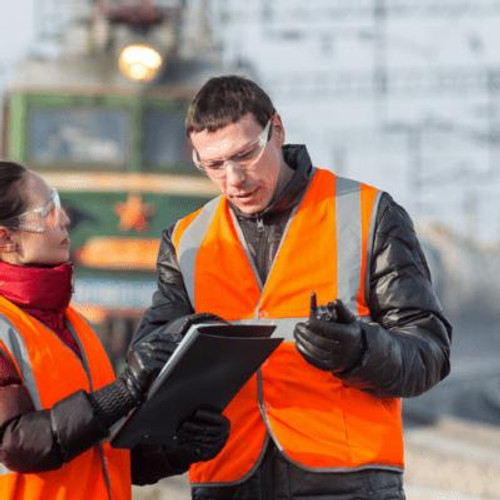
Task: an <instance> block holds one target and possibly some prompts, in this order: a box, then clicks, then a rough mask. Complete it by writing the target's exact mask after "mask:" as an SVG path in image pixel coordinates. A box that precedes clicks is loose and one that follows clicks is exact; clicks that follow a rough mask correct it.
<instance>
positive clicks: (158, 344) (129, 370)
mask: <svg viewBox="0 0 500 500" xmlns="http://www.w3.org/2000/svg"><path fill="white" fill-rule="evenodd" d="M176 347H177V343H176V342H172V341H171V340H170V339H168V338H167V337H165V336H164V335H163V333H162V332H157V333H156V332H155V333H153V334H151V335H149V336H147V337H145V338H144V339H143V340H142V341H141V342H139V343H138V344H136V345H134V346H133V347H132V348H131V349H130V350H129V352H128V355H127V366H126V367H125V370H124V371H123V373H122V374H121V375H120V376H119V377H118V379H119V380H121V381H122V382H123V383H124V385H125V387H126V388H127V389H128V391H129V392H130V394H131V396H132V397H133V398H134V400H135V402H136V404H139V403H140V402H141V401H142V400H143V399H144V397H145V396H146V393H147V391H148V389H149V386H150V385H151V383H152V382H153V380H154V379H155V377H156V375H158V373H159V371H160V370H161V369H162V368H163V365H164V364H165V363H166V362H167V361H168V359H169V358H170V356H171V355H172V353H173V352H174V351H175V348H176Z"/></svg>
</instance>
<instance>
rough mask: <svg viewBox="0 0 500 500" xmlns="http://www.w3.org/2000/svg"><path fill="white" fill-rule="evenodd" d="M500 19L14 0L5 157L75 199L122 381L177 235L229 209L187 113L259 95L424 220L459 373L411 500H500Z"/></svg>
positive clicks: (387, 10) (326, 6) (200, 2)
mask: <svg viewBox="0 0 500 500" xmlns="http://www.w3.org/2000/svg"><path fill="white" fill-rule="evenodd" d="M499 21H500V0H419V1H418V2H417V1H414V0H310V1H309V2H303V1H300V0H272V1H269V0H249V1H246V2H240V1H235V0H156V1H155V0H18V1H17V2H16V3H15V4H10V5H9V8H8V15H3V16H1V18H0V29H1V31H0V32H1V33H2V35H1V37H2V43H1V44H0V90H1V92H2V94H3V106H2V108H1V112H0V121H1V130H2V135H1V138H0V139H1V153H2V155H3V157H5V158H9V159H12V160H17V161H21V162H24V163H27V164H28V165H30V166H32V167H33V168H35V169H38V170H39V171H40V172H43V174H44V175H45V176H46V177H47V178H48V179H50V182H52V183H53V184H54V185H55V186H56V187H57V188H58V189H59V190H60V192H61V194H62V198H63V202H64V203H65V205H66V206H67V207H68V210H69V211H70V215H71V218H72V220H73V226H72V240H73V248H74V255H73V260H74V261H75V263H76V266H77V280H76V289H75V300H76V302H77V303H78V305H79V306H80V308H81V310H82V311H83V312H84V313H85V314H86V315H87V316H88V317H89V318H90V319H91V320H92V321H93V322H95V323H96V324H97V325H98V326H99V328H100V332H101V335H102V338H103V340H104V341H105V343H106V346H107V348H108V351H109V352H110V354H111V356H112V358H113V360H114V362H115V364H116V365H117V366H118V365H119V364H120V360H121V359H122V356H123V352H124V349H125V347H126V345H127V344H128V341H129V339H130V336H131V335H132V332H133V329H134V327H135V324H136V322H137V320H138V318H139V317H140V314H141V311H142V310H143V308H144V307H146V306H147V305H148V304H149V302H150V297H151V293H152V291H153V290H154V279H155V276H154V266H155V259H156V253H157V248H158V244H159V238H160V235H161V231H162V229H163V228H165V227H167V226H169V225H170V224H172V223H173V222H174V221H175V220H176V219H177V218H179V217H180V216H182V215H184V214H185V213H187V212H189V211H191V210H192V209H194V208H196V207H198V206H200V205H201V204H202V203H203V202H204V201H205V200H207V199H208V198H209V197H211V196H212V195H213V194H214V191H213V188H212V187H211V185H210V184H209V183H208V182H207V180H206V179H204V178H203V177H201V176H199V175H197V173H196V171H195V169H194V168H192V166H191V165H190V161H189V158H190V148H189V145H188V144H187V142H186V140H185V138H184V134H183V116H184V112H185V109H186V106H187V103H188V102H189V100H190V99H191V97H192V96H193V94H194V93H195V92H196V90H197V88H199V86H200V85H201V84H202V83H203V82H204V81H205V80H206V79H207V78H208V77H209V76H211V75H217V74H221V73H239V74H245V75H248V76H250V77H252V78H254V79H256V80H257V81H258V82H259V83H260V84H262V86H263V87H264V88H265V89H266V90H267V91H268V92H269V93H270V95H271V97H272V98H273V100H274V102H275V104H276V106H277V108H278V110H279V112H280V113H281V114H282V116H283V119H284V123H285V126H286V130H287V141H288V142H292V143H293V142H295V143H305V144H307V146H308V148H309V152H310V154H311V157H312V159H313V162H314V163H315V164H317V165H320V166H325V167H328V168H332V169H333V170H334V171H336V172H337V173H339V174H341V175H345V176H349V177H353V178H356V179H359V180H363V181H365V182H370V183H372V184H374V185H377V186H378V187H380V188H382V189H386V190H387V191H389V192H390V193H391V194H392V195H393V196H394V198H395V199H396V200H397V201H398V202H400V203H401V204H402V205H403V206H404V207H405V208H407V209H408V211H409V212H410V214H411V215H412V217H413V219H414V220H415V222H416V224H417V228H418V230H419V233H420V236H421V239H422V242H423V246H424V250H425V252H426V255H427V258H428V261H429V266H430V268H431V271H432V275H433V279H434V283H435V286H436V288H437V290H438V292H439V295H440V298H441V300H442V303H443V306H444V307H445V309H446V311H447V313H448V315H450V317H451V318H452V320H453V323H454V325H455V334H454V335H455V337H454V353H453V357H454V359H453V361H454V363H453V374H452V375H451V376H450V377H449V378H448V379H447V380H446V381H445V382H444V383H443V384H442V385H440V386H439V387H438V388H436V389H435V390H432V391H430V392H429V393H428V394H426V395H424V396H423V397H420V398H416V399H415V400H412V401H410V402H408V403H407V404H406V410H405V415H406V419H407V422H408V424H409V427H411V426H412V425H413V426H416V427H415V429H414V430H413V431H411V432H409V434H408V436H409V437H408V440H409V443H410V446H409V457H410V459H411V460H413V463H414V464H416V465H415V467H414V468H413V469H411V468H410V479H411V478H413V480H414V482H413V490H411V492H412V495H411V496H410V499H417V498H425V499H434V498H442V499H448V498H449V499H456V500H459V499H461V498H464V499H465V498H500V485H499V484H498V478H499V477H500V471H499V470H497V469H495V468H494V466H492V465H491V464H492V462H495V461H496V463H500V460H498V458H500V438H499V437H498V435H497V434H496V433H495V431H494V430H491V429H495V428H494V427H493V428H491V429H490V428H484V427H482V425H483V424H488V425H497V424H498V422H499V421H500V419H499V416H500V385H499V382H500V378H499V369H498V368H497V367H498V366H499V364H498V361H497V358H498V353H499V352H500V332H499V329H498V327H497V322H498V320H499V319H500V318H499V316H500V314H499V311H498V306H497V304H498V302H499V298H500V280H499V279H498V278H497V276H498V275H499V274H500V197H499V196H498V195H497V192H498V190H499V188H500V175H499V165H498V163H499V160H500V58H499V56H498V49H497V43H498V42H499V41H500V35H499V34H498V28H497V27H498V25H499ZM444 416H448V417H452V418H459V419H460V420H459V423H456V422H455V421H452V423H451V424H450V423H449V422H450V421H449V420H443V418H444ZM462 419H464V420H465V421H466V422H469V423H468V424H467V425H465V427H464V424H463V423H462ZM443 422H444V423H443ZM470 422H476V423H475V424H472V423H470ZM478 423H481V427H479V428H477V427H474V426H475V425H478ZM423 424H425V426H424V430H422V429H420V427H419V426H421V425H423ZM429 428H430V429H434V430H429ZM485 429H486V430H485ZM422 432H423V433H422ZM425 432H431V434H429V435H427V434H425ZM432 432H434V434H432ZM460 439H462V441H460ZM464 439H465V441H464ZM433 440H434V441H436V440H437V441H436V442H437V443H439V444H438V447H439V451H437V450H436V449H433V448H432V446H430V445H429V443H430V442H431V441H433ZM467 440H468V441H467ZM464 443H465V444H464ZM492 443H496V444H497V446H496V448H495V450H496V451H495V452H491V453H493V455H488V453H490V452H488V453H486V452H485V453H486V455H485V454H484V453H483V454H481V453H482V452H481V450H482V446H483V445H484V448H485V449H486V448H487V447H488V446H489V445H491V444H492ZM429 446H430V448H429ZM489 448H491V446H489ZM440 453H441V454H442V456H441V455H440ZM495 453H496V454H495ZM462 454H463V460H462V458H461V457H462ZM451 456H454V459H456V463H455V462H452V463H451V465H450V466H449V467H448V468H446V466H443V464H446V463H448V462H446V460H447V459H448V460H449V459H450V457H451ZM471 457H476V458H477V457H482V458H478V459H477V460H476V459H474V458H471ZM474 460H475V461H474ZM464 464H466V466H467V467H468V468H467V470H468V471H469V472H470V474H469V475H467V474H465V475H464V474H462V475H460V474H457V473H456V471H457V468H459V467H463V466H464ZM410 465H411V462H410ZM440 465H441V466H443V467H444V469H443V470H444V471H445V472H443V474H436V467H437V468H439V466H440ZM492 467H493V468H492ZM426 468H427V469H426ZM412 471H413V472H412ZM419 471H424V472H425V471H427V472H425V474H424V473H422V474H423V475H422V474H421V473H420V472H419ZM411 474H413V476H412V475H411ZM439 476H443V477H444V476H445V479H444V480H441V481H440V480H439ZM423 477H425V478H427V479H423ZM429 477H431V478H434V479H432V480H430V481H429V480H428V479H429ZM435 477H437V478H438V479H436V480H435ZM450 478H451V479H450ZM426 481H427V483H426ZM433 481H434V482H433ZM447 481H448V482H447ZM460 481H462V482H460ZM462 483H463V484H462ZM168 484H173V485H174V486H173V487H172V488H173V489H171V490H170V497H169V498H185V495H186V492H185V484H184V483H182V484H180V486H179V490H178V493H175V491H177V490H176V489H175V488H176V486H175V484H176V483H175V480H174V482H173V483H171V482H169V483H168ZM426 485H427V486H426ZM454 485H455V486H454ZM426 488H428V489H426ZM453 488H455V490H453ZM163 494H164V491H163V490H161V489H156V490H155V489H151V490H148V489H144V490H142V493H139V490H137V498H140V495H143V496H144V498H145V496H147V495H152V496H150V498H163V496H162V495H163ZM155 495H156V496H155ZM176 495H178V496H176ZM439 495H441V496H439ZM467 495H468V496H467Z"/></svg>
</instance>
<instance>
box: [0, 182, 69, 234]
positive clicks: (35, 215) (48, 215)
mask: <svg viewBox="0 0 500 500" xmlns="http://www.w3.org/2000/svg"><path fill="white" fill-rule="evenodd" d="M62 210H63V209H62V207H61V199H60V198H59V193H58V192H57V190H56V189H54V188H52V189H51V190H50V197H49V199H48V200H47V201H46V202H45V203H44V204H43V205H40V206H39V207H36V208H33V209H31V210H28V211H26V212H23V213H22V214H19V215H17V216H16V217H11V218H10V219H7V220H4V221H0V224H2V225H4V226H7V227H11V228H12V229H16V230H21V231H28V232H31V233H44V232H45V231H46V230H47V229H54V228H55V227H57V226H58V225H59V224H60V217H61V212H62Z"/></svg>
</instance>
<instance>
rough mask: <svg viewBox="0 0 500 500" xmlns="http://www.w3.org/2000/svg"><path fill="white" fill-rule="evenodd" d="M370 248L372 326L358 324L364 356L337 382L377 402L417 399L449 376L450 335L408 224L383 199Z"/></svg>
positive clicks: (402, 214) (396, 207) (386, 197)
mask: <svg viewBox="0 0 500 500" xmlns="http://www.w3.org/2000/svg"><path fill="white" fill-rule="evenodd" d="M372 248H373V251H372V258H371V262H370V272H369V273H370V274H369V286H368V287H367V289H368V294H367V302H368V306H369V308H370V311H371V316H372V319H373V322H371V323H366V324H362V329H363V334H364V340H365V350H364V354H363V356H362V357H361V359H360V360H359V362H358V363H357V365H356V366H355V367H354V368H353V369H351V370H349V371H348V372H345V373H343V374H342V375H341V378H342V379H343V380H344V381H345V382H346V383H348V384H350V385H353V386H356V387H359V388H361V389H363V390H365V391H367V392H370V393H372V394H374V395H376V396H380V397H411V396H417V395H419V394H421V393H423V392H425V391H427V390H428V389H430V388H431V387H432V386H434V385H435V384H437V383H438V382H439V381H440V380H442V379H443V378H444V377H446V376H447V375H448V373H449V371H450V342H451V331H452V330H451V325H450V324H449V322H448V321H447V320H446V318H445V317H444V316H443V312H442V310H441V306H440V304H439V301H438V299H437V297H436V294H435V292H434V290H433V288H432V283H431V277H430V272H429V269H428V267H427V263H426V261H425V257H424V255H423V252H422V249H421V247H420V244H419V242H418V239H417V236H416V234H415V230H414V228H413V224H412V221H411V220H410V217H409V216H408V214H407V213H406V212H405V210H404V209H403V208H402V207H400V206H399V205H397V204H396V203H395V202H394V201H393V199H392V198H391V197H390V196H389V195H388V194H386V193H384V194H383V195H382V197H381V200H380V204H379V208H378V213H377V220H376V226H375V231H374V239H373V245H372Z"/></svg>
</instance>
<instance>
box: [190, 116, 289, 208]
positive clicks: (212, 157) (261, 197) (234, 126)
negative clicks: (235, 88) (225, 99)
mask: <svg viewBox="0 0 500 500" xmlns="http://www.w3.org/2000/svg"><path fill="white" fill-rule="evenodd" d="M262 132H263V128H262V126H261V125H260V124H259V123H258V122H257V120H256V119H255V117H254V116H253V114H251V113H248V114H246V115H245V116H243V117H242V118H241V119H240V120H239V121H237V122H236V123H231V124H229V125H227V126H225V127H224V128H221V129H219V130H216V131H215V132H208V131H207V130H203V131H201V132H193V133H192V134H191V136H190V138H191V142H192V144H193V147H194V149H195V155H196V156H197V158H198V159H199V163H201V165H202V166H204V165H206V168H204V171H205V172H206V174H207V176H208V177H209V178H210V180H211V181H212V182H213V183H214V184H215V185H216V186H217V187H218V188H219V189H220V191H221V193H222V194H223V195H224V196H226V197H227V198H228V199H229V200H230V201H231V203H233V204H234V205H235V206H236V207H237V208H239V209H240V210H241V211H242V212H243V213H245V214H256V213H259V212H261V211H262V210H264V208H266V207H267V205H268V204H269V202H270V201H271V198H272V196H273V194H274V191H275V189H276V185H277V182H278V176H279V173H280V169H281V165H282V161H283V160H282V153H281V146H282V145H283V139H284V133H283V126H282V124H281V119H280V117H279V115H276V114H275V115H274V116H273V117H272V118H271V123H270V134H271V136H270V139H269V141H267V137H268V136H266V137H265V138H264V139H265V140H262V141H260V142H259V135H260V134H262ZM212 166H213V167H212Z"/></svg>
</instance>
